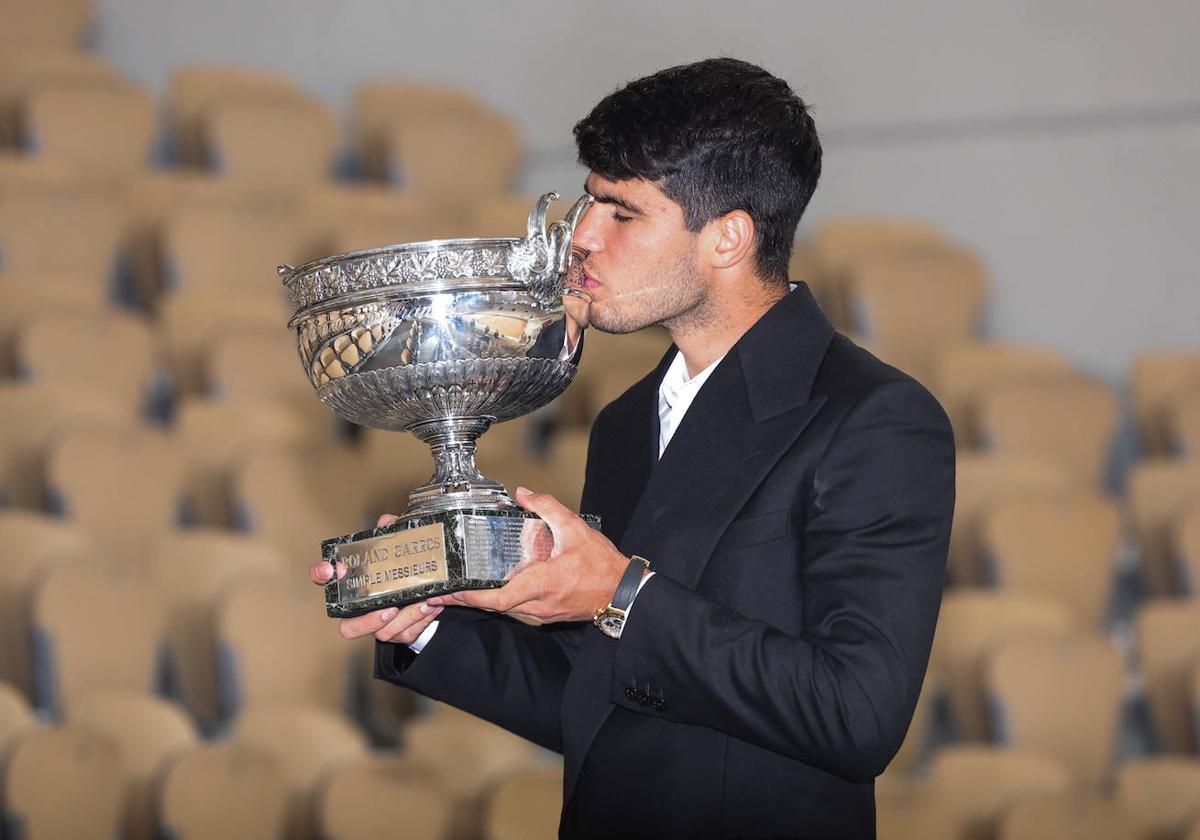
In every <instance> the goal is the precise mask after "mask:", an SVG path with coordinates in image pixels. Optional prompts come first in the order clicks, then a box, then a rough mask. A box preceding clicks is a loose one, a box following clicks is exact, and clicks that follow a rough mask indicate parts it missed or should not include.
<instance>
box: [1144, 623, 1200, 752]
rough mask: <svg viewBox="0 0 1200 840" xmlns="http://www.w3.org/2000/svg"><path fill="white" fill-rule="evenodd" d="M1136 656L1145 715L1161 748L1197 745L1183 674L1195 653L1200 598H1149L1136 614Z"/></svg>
mask: <svg viewBox="0 0 1200 840" xmlns="http://www.w3.org/2000/svg"><path fill="white" fill-rule="evenodd" d="M1136 629H1137V656H1138V660H1139V664H1140V666H1141V670H1142V673H1143V674H1144V675H1145V678H1146V700H1147V702H1148V704H1149V707H1150V718H1151V721H1152V723H1153V724H1154V729H1155V732H1156V733H1157V735H1158V741H1159V744H1160V746H1161V748H1162V749H1163V750H1166V751H1168V752H1176V753H1190V752H1195V751H1196V750H1197V749H1200V736H1198V733H1197V732H1196V724H1195V719H1194V718H1193V716H1192V713H1191V708H1190V706H1191V704H1190V701H1189V697H1188V695H1189V687H1190V686H1189V683H1188V678H1189V676H1190V675H1191V670H1192V668H1193V667H1194V665H1195V663H1196V661H1197V657H1200V602H1198V601H1174V600H1159V601H1151V602H1150V603H1148V604H1145V605H1144V606H1142V608H1141V609H1140V610H1139V611H1138V614H1137V618H1136Z"/></svg>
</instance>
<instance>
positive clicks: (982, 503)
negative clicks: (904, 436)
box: [947, 452, 1076, 585]
mask: <svg viewBox="0 0 1200 840" xmlns="http://www.w3.org/2000/svg"><path fill="white" fill-rule="evenodd" d="M955 486H956V495H955V500H954V523H953V526H952V528H951V531H950V556H949V559H948V561H947V575H948V577H949V579H950V580H951V581H953V582H954V583H956V584H966V585H975V584H982V583H986V582H987V573H988V568H987V564H986V562H985V557H984V556H983V554H982V552H981V546H980V536H981V535H980V529H981V528H982V526H983V522H984V519H985V517H986V516H987V515H988V514H989V512H990V511H991V510H993V509H995V508H996V507H998V506H999V505H1000V504H1002V503H1004V502H1006V501H1009V500H1010V499H1034V500H1047V501H1048V500H1052V499H1065V498H1069V497H1071V496H1073V495H1075V493H1076V488H1075V482H1074V481H1073V480H1072V479H1071V476H1070V474H1069V473H1068V472H1067V471H1066V469H1064V468H1063V467H1062V466H1061V465H1060V464H1059V463H1058V462H1056V461H1048V460H1046V459H1044V458H1034V457H1030V456H1018V455H1001V454H971V453H963V452H960V453H959V455H958V459H957V464H956V465H955Z"/></svg>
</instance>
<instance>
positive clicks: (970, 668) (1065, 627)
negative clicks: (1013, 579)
mask: <svg viewBox="0 0 1200 840" xmlns="http://www.w3.org/2000/svg"><path fill="white" fill-rule="evenodd" d="M1074 631H1075V621H1074V619H1073V617H1072V615H1071V613H1070V611H1069V610H1068V609H1067V608H1066V607H1065V606H1063V605H1062V604H1059V603H1057V602H1055V601H1051V600H1047V599H1045V598H1035V597H1033V596H1029V595H1018V594H1015V593H1011V592H1002V591H988V590H963V589H959V590H952V591H948V592H947V593H946V595H945V597H944V598H943V599H942V610H941V615H940V617H939V619H938V629H937V634H936V636H935V637H934V643H933V653H932V656H931V658H930V669H931V670H932V671H933V673H935V674H936V675H937V676H938V677H939V678H940V679H941V680H942V681H943V683H944V684H945V687H946V693H947V699H948V700H949V708H950V712H951V715H952V717H953V720H954V724H955V728H956V729H957V734H958V736H959V737H960V738H963V739H967V740H974V741H986V740H988V739H989V738H990V737H991V735H992V727H991V725H990V721H989V712H988V709H989V705H988V700H987V697H986V695H985V690H984V683H983V679H984V667H985V663H986V661H987V657H988V655H989V654H990V653H991V651H992V650H993V649H995V648H996V647H997V646H998V645H999V644H1001V643H1003V642H1005V641H1008V640H1011V639H1019V638H1027V637H1032V638H1039V639H1056V638H1063V637H1066V636H1067V635H1068V634H1070V633H1072V632H1074Z"/></svg>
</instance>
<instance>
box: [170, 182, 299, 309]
mask: <svg viewBox="0 0 1200 840" xmlns="http://www.w3.org/2000/svg"><path fill="white" fill-rule="evenodd" d="M232 200H233V199H232V198H231V201H232ZM318 245H319V239H318V238H317V234H316V232H315V231H314V229H313V228H312V227H311V226H310V225H309V224H308V222H307V219H306V217H305V216H304V215H302V214H300V213H299V211H297V210H292V209H287V208H278V209H268V208H262V207H255V206H254V205H252V204H248V205H241V206H239V205H238V204H233V205H225V206H222V205H221V204H219V203H216V202H214V203H213V204H207V203H205V204H196V205H194V206H185V207H181V208H180V209H179V210H177V211H175V212H173V213H171V214H170V215H169V217H167V218H166V219H165V220H164V222H163V231H162V249H163V261H164V263H163V271H164V283H165V284H166V288H167V291H168V292H169V293H170V294H176V293H178V292H181V291H183V290H185V289H186V290H196V291H207V292H210V293H213V294H216V295H218V296H219V297H221V298H222V299H224V300H225V301H226V303H227V304H228V303H229V302H230V301H235V300H239V299H240V298H241V296H243V295H246V294H250V295H253V296H254V297H255V299H256V300H259V299H265V298H270V299H277V300H280V301H283V300H284V290H283V287H282V286H281V285H280V282H279V275H278V273H277V272H276V268H278V266H279V265H280V264H282V263H289V264H297V265H298V264H300V263H303V262H305V261H306V260H308V259H311V258H312V257H315V256H320V254H318V253H316V251H317V250H319V247H318ZM282 323H286V319H284V320H283V322H282ZM282 323H281V326H282ZM281 331H282V330H281Z"/></svg>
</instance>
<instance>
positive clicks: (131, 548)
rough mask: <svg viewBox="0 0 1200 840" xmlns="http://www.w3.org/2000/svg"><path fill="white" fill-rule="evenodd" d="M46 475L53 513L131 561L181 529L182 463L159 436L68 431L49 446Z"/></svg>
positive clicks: (140, 431) (123, 431) (142, 432)
mask: <svg viewBox="0 0 1200 840" xmlns="http://www.w3.org/2000/svg"><path fill="white" fill-rule="evenodd" d="M46 474H47V484H48V488H49V492H50V494H51V497H52V499H53V501H54V506H55V507H56V508H58V509H59V510H60V511H61V512H62V514H63V515H64V516H66V517H67V518H68V519H70V520H72V521H73V522H76V523H78V524H79V525H80V526H81V527H82V528H84V529H85V530H86V531H87V532H88V533H89V534H91V536H92V537H93V538H94V539H95V540H96V542H97V543H98V544H99V545H100V546H102V547H105V548H110V549H113V550H114V551H116V552H118V553H119V554H121V555H122V556H124V557H127V558H129V559H130V560H131V561H134V562H137V561H141V560H144V557H145V554H144V552H145V550H146V548H147V547H148V546H149V545H150V544H151V543H153V541H154V540H156V539H157V538H158V537H159V536H161V535H162V534H163V533H165V532H167V531H170V530H172V529H173V528H175V527H176V526H177V525H178V524H179V518H180V517H179V514H180V508H181V504H182V500H183V481H184V459H183V455H182V453H180V452H179V450H178V449H177V448H176V447H175V446H174V445H173V443H172V441H171V439H170V437H169V436H168V435H166V434H164V433H163V432H160V431H158V430H156V429H151V428H148V427H144V428H133V427H131V428H127V429H121V430H104V429H85V428H73V429H71V430H70V431H68V432H66V433H64V434H62V435H59V436H58V437H57V439H56V440H55V442H54V443H53V445H52V447H51V449H50V452H49V455H48V456H47V467H46Z"/></svg>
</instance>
